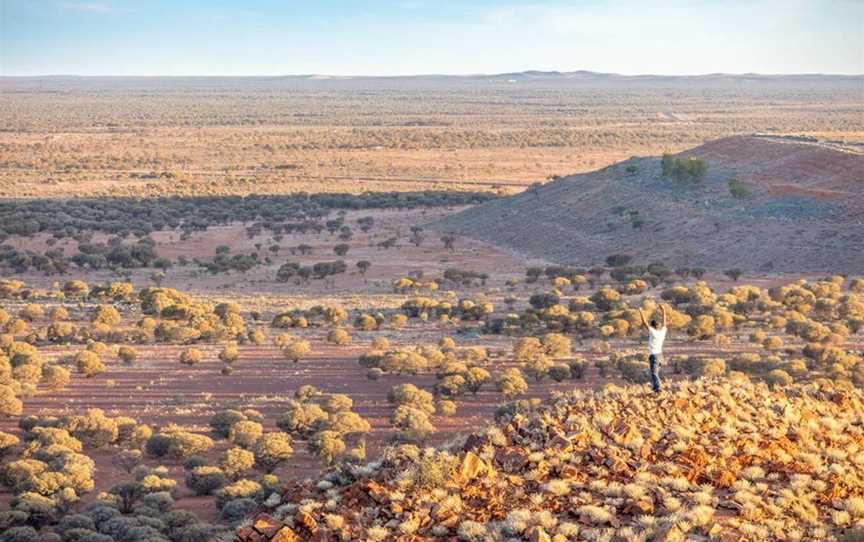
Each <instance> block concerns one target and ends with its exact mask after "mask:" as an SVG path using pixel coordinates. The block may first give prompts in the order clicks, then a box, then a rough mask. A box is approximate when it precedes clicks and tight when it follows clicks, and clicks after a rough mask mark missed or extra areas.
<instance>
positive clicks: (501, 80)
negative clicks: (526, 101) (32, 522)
mask: <svg viewBox="0 0 864 542" xmlns="http://www.w3.org/2000/svg"><path fill="white" fill-rule="evenodd" d="M519 84H523V85H531V86H541V87H553V88H558V87H572V86H576V87H582V86H588V87H595V86H596V87H608V86H610V85H611V86H621V85H624V86H662V87H665V86H672V87H676V86H681V85H687V86H697V87H701V86H705V87H741V86H743V87H748V86H756V87H761V86H763V85H768V86H770V87H771V88H773V87H776V86H778V85H780V86H783V85H790V86H800V85H808V86H813V85H815V86H820V87H824V86H829V87H831V88H833V87H840V88H847V87H850V86H853V87H854V88H860V87H861V85H862V84H864V74H862V75H833V74H788V75H763V74H756V73H745V74H726V73H714V74H706V75H651V74H646V75H621V74H616V73H603V72H594V71H586V70H577V71H569V72H562V71H539V70H527V71H521V72H510V73H497V74H469V75H447V74H421V75H399V76H352V75H327V74H302V75H277V76H243V77H229V76H153V77H150V76H146V77H137V76H78V75H44V76H33V77H9V76H0V93H13V92H21V91H24V90H33V89H39V90H48V89H51V90H58V91H59V90H64V91H65V90H82V91H93V90H102V89H116V88H137V89H148V90H160V89H166V88H174V89H176V88H181V89H193V88H195V89H197V88H219V89H238V88H242V89H264V90H272V89H281V88H301V89H305V88H311V89H318V88H324V89H355V88H358V89H366V88H369V87H373V88H374V87H396V88H403V87H407V88H414V87H429V86H433V87H434V86H454V85H455V86H464V85H468V86H474V85H489V86H502V85H508V86H509V85H519Z"/></svg>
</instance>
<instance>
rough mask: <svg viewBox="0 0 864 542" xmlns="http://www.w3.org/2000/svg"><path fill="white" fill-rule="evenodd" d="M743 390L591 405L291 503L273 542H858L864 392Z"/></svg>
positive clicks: (362, 475) (616, 398) (536, 418)
mask: <svg viewBox="0 0 864 542" xmlns="http://www.w3.org/2000/svg"><path fill="white" fill-rule="evenodd" d="M825 386H826V387H823V388H820V387H818V386H816V385H812V384H811V385H805V386H801V385H798V386H794V387H788V388H785V389H782V390H771V389H769V388H768V387H767V386H766V385H765V384H756V383H753V382H750V381H748V380H746V379H743V378H742V379H737V380H736V381H732V380H699V381H696V382H679V383H676V384H673V385H671V386H670V388H669V391H668V392H664V393H663V394H661V395H659V396H655V395H653V394H652V393H651V392H650V391H648V390H647V387H646V386H630V387H626V388H620V387H615V386H607V387H606V388H605V389H604V390H603V391H591V392H588V391H580V392H575V393H573V394H571V395H566V396H562V397H559V398H557V399H555V400H553V401H551V402H550V403H548V404H546V405H543V406H541V407H540V408H538V409H536V410H534V411H531V412H527V413H523V414H516V415H514V416H512V417H511V418H510V419H509V421H507V422H506V423H502V424H500V425H495V426H491V427H489V428H487V429H486V430H483V431H480V432H478V433H475V434H473V435H471V436H469V437H467V438H466V439H463V440H460V441H459V442H456V443H454V444H453V445H452V446H450V447H449V448H448V449H437V450H436V449H431V448H429V449H426V450H420V449H418V448H417V447H414V446H403V447H401V448H394V449H392V450H391V451H390V452H389V453H388V454H386V456H385V458H384V459H383V460H381V461H379V462H377V463H374V464H371V465H367V466H363V467H359V466H358V467H346V468H343V470H341V471H339V472H336V473H333V474H332V475H330V476H328V477H327V478H326V479H324V480H321V481H319V482H317V483H306V484H299V485H295V486H291V487H289V488H287V489H286V491H285V493H284V495H283V498H282V502H281V503H278V504H277V503H273V506H272V507H271V508H269V509H268V510H266V511H264V513H262V514H260V515H258V516H257V517H256V518H255V519H254V520H252V521H250V522H248V524H247V525H245V526H243V527H241V528H240V529H239V530H238V532H237V538H238V539H239V540H241V541H243V542H263V541H267V540H273V541H278V542H290V541H299V540H316V541H336V540H370V541H382V542H383V541H396V540H399V541H406V542H407V541H413V542H422V541H427V540H448V541H456V540H460V541H463V542H486V541H489V542H491V541H496V540H513V541H516V540H528V541H531V542H550V541H553V542H566V541H569V540H610V541H619V540H620V541H624V540H626V541H640V540H641V541H645V540H664V541H673V540H676V541H677V540H685V539H686V540H708V539H710V540H730V541H732V540H736V541H737V540H834V539H839V538H836V537H838V536H845V537H846V538H843V540H860V538H856V536H862V533H864V461H862V457H864V456H862V452H864V393H862V391H861V390H857V389H851V390H849V389H847V390H840V389H839V388H837V389H835V388H832V387H831V385H830V384H826V385H825Z"/></svg>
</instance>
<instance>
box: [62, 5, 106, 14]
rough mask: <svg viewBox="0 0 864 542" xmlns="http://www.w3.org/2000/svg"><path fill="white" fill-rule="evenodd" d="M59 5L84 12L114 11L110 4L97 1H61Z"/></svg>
mask: <svg viewBox="0 0 864 542" xmlns="http://www.w3.org/2000/svg"><path fill="white" fill-rule="evenodd" d="M60 7H62V8H63V9H67V10H69V11H81V12H84V13H110V12H111V11H114V7H113V6H111V4H104V3H99V2H63V3H62V4H60Z"/></svg>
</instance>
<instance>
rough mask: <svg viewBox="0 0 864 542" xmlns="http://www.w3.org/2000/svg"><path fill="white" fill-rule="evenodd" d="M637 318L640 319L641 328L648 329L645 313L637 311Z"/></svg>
mask: <svg viewBox="0 0 864 542" xmlns="http://www.w3.org/2000/svg"><path fill="white" fill-rule="evenodd" d="M639 317H640V318H642V327H644V328H647V327H648V320H646V319H645V313H644V312H642V309H639Z"/></svg>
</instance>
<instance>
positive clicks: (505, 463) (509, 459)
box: [495, 448, 528, 473]
mask: <svg viewBox="0 0 864 542" xmlns="http://www.w3.org/2000/svg"><path fill="white" fill-rule="evenodd" d="M495 463H496V464H498V466H499V467H500V468H501V470H503V471H504V472H509V473H514V472H520V471H522V470H523V468H524V467H525V465H527V464H528V453H527V452H526V451H525V450H523V449H522V448H502V449H500V450H498V451H497V452H495Z"/></svg>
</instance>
